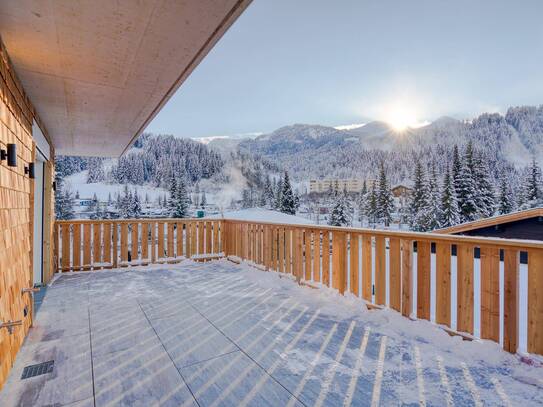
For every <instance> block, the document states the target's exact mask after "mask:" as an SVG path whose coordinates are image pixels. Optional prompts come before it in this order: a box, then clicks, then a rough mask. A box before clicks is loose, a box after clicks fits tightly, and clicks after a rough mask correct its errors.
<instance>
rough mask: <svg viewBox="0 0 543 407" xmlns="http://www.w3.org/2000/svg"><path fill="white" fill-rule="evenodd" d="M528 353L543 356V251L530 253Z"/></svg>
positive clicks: (535, 250)
mask: <svg viewBox="0 0 543 407" xmlns="http://www.w3.org/2000/svg"><path fill="white" fill-rule="evenodd" d="M528 352H530V353H536V354H538V355H543V250H541V249H539V250H538V249H534V250H530V251H529V252H528Z"/></svg>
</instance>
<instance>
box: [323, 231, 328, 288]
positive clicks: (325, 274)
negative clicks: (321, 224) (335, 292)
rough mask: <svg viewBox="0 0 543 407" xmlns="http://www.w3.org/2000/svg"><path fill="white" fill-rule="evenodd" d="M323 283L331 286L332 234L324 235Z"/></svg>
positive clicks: (325, 232)
mask: <svg viewBox="0 0 543 407" xmlns="http://www.w3.org/2000/svg"><path fill="white" fill-rule="evenodd" d="M322 283H323V284H324V285H325V286H327V287H329V286H330V232H328V231H327V230H325V231H323V233H322Z"/></svg>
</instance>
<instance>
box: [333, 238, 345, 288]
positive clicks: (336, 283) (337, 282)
mask: <svg viewBox="0 0 543 407" xmlns="http://www.w3.org/2000/svg"><path fill="white" fill-rule="evenodd" d="M332 276H333V282H332V285H333V287H334V288H336V289H337V290H338V291H339V292H340V293H341V294H344V293H345V287H346V286H347V238H346V233H345V232H336V231H334V232H333V233H332Z"/></svg>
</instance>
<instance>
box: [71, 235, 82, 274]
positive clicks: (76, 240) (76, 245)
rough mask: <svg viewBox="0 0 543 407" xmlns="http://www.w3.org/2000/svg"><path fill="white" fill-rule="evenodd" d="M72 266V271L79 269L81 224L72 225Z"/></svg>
mask: <svg viewBox="0 0 543 407" xmlns="http://www.w3.org/2000/svg"><path fill="white" fill-rule="evenodd" d="M72 250H73V266H72V269H73V270H74V271H79V270H81V224H75V225H73V245H72Z"/></svg>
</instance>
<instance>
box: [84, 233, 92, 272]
mask: <svg viewBox="0 0 543 407" xmlns="http://www.w3.org/2000/svg"><path fill="white" fill-rule="evenodd" d="M91 226H92V225H91V224H90V223H87V224H85V225H84V226H83V269H84V270H90V268H91V239H92V237H91Z"/></svg>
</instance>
